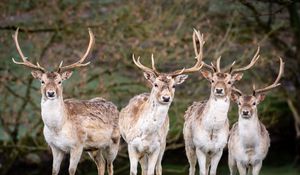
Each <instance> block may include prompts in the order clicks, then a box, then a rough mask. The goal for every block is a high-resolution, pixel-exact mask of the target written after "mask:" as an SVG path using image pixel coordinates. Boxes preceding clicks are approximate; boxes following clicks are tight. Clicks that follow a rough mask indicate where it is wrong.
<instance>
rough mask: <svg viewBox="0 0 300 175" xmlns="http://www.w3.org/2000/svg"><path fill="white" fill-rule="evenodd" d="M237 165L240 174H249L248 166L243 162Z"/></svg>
mask: <svg viewBox="0 0 300 175" xmlns="http://www.w3.org/2000/svg"><path fill="white" fill-rule="evenodd" d="M236 165H237V167H238V170H239V173H240V175H246V174H247V168H246V166H244V165H243V164H242V163H241V162H237V163H236Z"/></svg>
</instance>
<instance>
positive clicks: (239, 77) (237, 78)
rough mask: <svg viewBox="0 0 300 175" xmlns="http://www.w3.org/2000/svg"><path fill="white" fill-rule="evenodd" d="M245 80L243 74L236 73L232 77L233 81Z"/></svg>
mask: <svg viewBox="0 0 300 175" xmlns="http://www.w3.org/2000/svg"><path fill="white" fill-rule="evenodd" d="M242 78H243V73H236V74H233V75H232V80H233V81H240V80H241V79H242Z"/></svg>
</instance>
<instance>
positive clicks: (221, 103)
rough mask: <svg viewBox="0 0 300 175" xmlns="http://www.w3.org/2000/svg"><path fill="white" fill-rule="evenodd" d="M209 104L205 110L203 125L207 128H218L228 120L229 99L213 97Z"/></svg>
mask: <svg viewBox="0 0 300 175" xmlns="http://www.w3.org/2000/svg"><path fill="white" fill-rule="evenodd" d="M208 105H209V106H208V107H209V108H208V109H206V110H207V111H205V112H204V117H203V126H204V127H205V129H207V130H218V129H220V128H221V127H223V126H224V124H225V122H226V121H227V114H228V110H229V105H230V102H229V99H217V100H215V99H211V100H209V104H208Z"/></svg>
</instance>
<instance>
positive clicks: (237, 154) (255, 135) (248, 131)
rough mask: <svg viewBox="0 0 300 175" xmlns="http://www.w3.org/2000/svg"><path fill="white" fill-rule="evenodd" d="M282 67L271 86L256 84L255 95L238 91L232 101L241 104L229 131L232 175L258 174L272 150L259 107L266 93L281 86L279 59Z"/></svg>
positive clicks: (236, 90)
mask: <svg viewBox="0 0 300 175" xmlns="http://www.w3.org/2000/svg"><path fill="white" fill-rule="evenodd" d="M279 60H280V66H279V73H278V75H277V78H276V80H275V81H274V82H273V83H272V84H271V85H269V86H266V87H264V88H261V89H256V88H255V86H254V85H253V93H252V95H248V94H244V93H242V92H241V91H240V90H239V89H235V90H234V91H233V93H232V94H231V99H232V101H234V102H235V103H237V105H238V114H239V117H238V121H237V122H236V123H235V124H234V125H233V127H232V129H231V130H230V135H229V141H228V165H229V170H230V174H231V175H234V174H236V170H237V169H238V171H239V174H240V175H246V174H250V173H252V174H253V175H258V174H259V172H260V169H261V167H262V162H263V160H264V159H265V157H266V156H267V153H268V149H269V147H270V136H269V133H268V131H267V129H266V127H265V126H264V124H263V123H262V122H261V121H260V120H259V118H258V112H257V105H258V104H260V103H261V102H262V101H263V100H264V99H265V96H266V95H265V93H266V92H268V91H270V90H272V89H274V88H276V87H278V86H280V83H279V80H280V78H281V76H282V74H283V69H284V62H283V61H282V58H279Z"/></svg>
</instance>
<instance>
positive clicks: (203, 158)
mask: <svg viewBox="0 0 300 175" xmlns="http://www.w3.org/2000/svg"><path fill="white" fill-rule="evenodd" d="M196 155H197V158H198V163H199V169H200V170H199V174H200V175H207V171H208V170H207V169H206V161H207V160H206V155H205V153H203V152H202V151H201V150H200V149H199V148H196Z"/></svg>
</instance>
